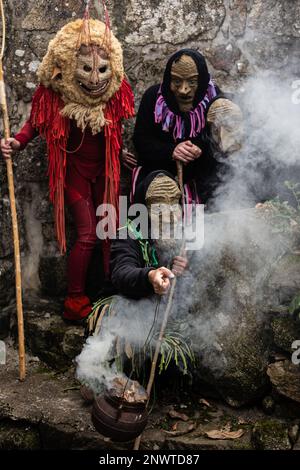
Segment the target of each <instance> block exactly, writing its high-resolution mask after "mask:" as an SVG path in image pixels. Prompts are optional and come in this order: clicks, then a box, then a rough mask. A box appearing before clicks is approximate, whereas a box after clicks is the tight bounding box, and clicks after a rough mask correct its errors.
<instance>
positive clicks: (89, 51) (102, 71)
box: [74, 45, 112, 98]
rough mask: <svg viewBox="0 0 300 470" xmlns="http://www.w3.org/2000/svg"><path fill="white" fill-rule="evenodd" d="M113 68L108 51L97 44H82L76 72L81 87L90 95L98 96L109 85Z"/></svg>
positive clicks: (75, 75) (75, 76) (76, 78)
mask: <svg viewBox="0 0 300 470" xmlns="http://www.w3.org/2000/svg"><path fill="white" fill-rule="evenodd" d="M111 77H112V70H111V65H110V61H109V57H108V55H107V53H106V52H105V51H104V50H103V49H101V48H100V47H97V46H95V45H91V46H86V45H82V46H81V47H80V49H79V51H78V53H77V66H76V70H75V74H74V78H75V81H76V83H77V85H78V86H79V87H80V89H81V90H82V91H83V92H84V93H85V94H86V95H88V96H90V97H94V98H98V97H99V96H101V95H103V94H104V93H105V91H106V90H107V88H108V87H109V84H110V80H111Z"/></svg>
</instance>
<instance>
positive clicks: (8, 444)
mask: <svg viewBox="0 0 300 470" xmlns="http://www.w3.org/2000/svg"><path fill="white" fill-rule="evenodd" d="M40 448H41V443H40V437H39V433H38V431H37V430H36V429H34V428H33V427H32V426H26V425H24V424H21V425H18V424H15V423H10V422H5V423H2V424H1V423H0V449H1V450H37V449H40Z"/></svg>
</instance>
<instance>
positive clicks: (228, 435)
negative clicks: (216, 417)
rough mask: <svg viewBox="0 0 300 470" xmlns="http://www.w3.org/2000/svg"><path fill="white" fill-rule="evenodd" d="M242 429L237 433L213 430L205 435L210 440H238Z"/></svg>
mask: <svg viewBox="0 0 300 470" xmlns="http://www.w3.org/2000/svg"><path fill="white" fill-rule="evenodd" d="M244 432H245V431H244V430H243V429H239V430H238V431H225V430H224V429H219V430H218V429H214V430H213V431H207V432H206V433H205V435H206V436H207V437H209V438H210V439H239V438H240V437H242V436H243V434H244Z"/></svg>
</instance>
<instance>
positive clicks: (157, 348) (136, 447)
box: [133, 277, 177, 450]
mask: <svg viewBox="0 0 300 470" xmlns="http://www.w3.org/2000/svg"><path fill="white" fill-rule="evenodd" d="M176 281H177V279H176V277H175V279H174V280H173V282H172V285H171V289H170V293H169V298H168V304H167V307H166V311H165V314H164V318H163V322H162V324H161V328H160V332H159V337H158V340H157V341H156V346H155V352H154V356H153V360H152V364H151V371H150V377H149V381H148V385H147V389H146V391H147V394H148V401H147V405H146V408H147V407H148V405H149V400H150V396H151V390H152V386H153V382H154V379H155V371H156V366H157V361H158V356H159V353H160V348H161V343H162V340H163V338H164V335H165V331H166V326H167V323H168V318H169V315H170V312H171V308H172V303H173V297H174V291H175V286H176ZM141 438H142V434H140V435H139V436H138V437H137V438H136V440H135V441H134V447H133V450H139V448H140V443H141Z"/></svg>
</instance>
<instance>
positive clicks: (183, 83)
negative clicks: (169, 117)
mask: <svg viewBox="0 0 300 470" xmlns="http://www.w3.org/2000/svg"><path fill="white" fill-rule="evenodd" d="M198 75H199V74H198V69H197V66H196V63H195V61H194V60H193V59H192V57H190V56H189V55H185V54H184V55H182V56H181V57H180V58H179V59H178V60H177V61H176V62H173V64H172V68H171V91H172V92H173V93H174V96H175V98H176V101H177V104H178V107H179V109H180V111H181V112H188V111H190V110H191V109H192V108H193V101H194V98H195V94H196V91H197V88H198Z"/></svg>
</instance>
